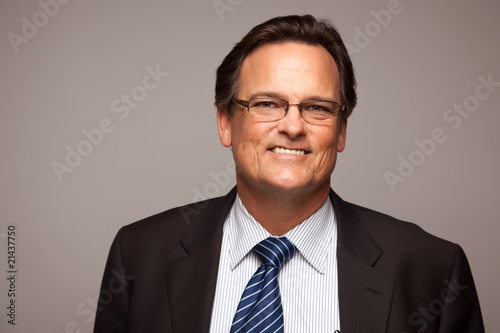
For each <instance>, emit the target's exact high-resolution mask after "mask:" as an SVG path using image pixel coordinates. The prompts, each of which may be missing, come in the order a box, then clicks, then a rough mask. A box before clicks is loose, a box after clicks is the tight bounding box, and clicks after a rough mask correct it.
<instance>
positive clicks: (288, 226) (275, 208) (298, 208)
mask: <svg viewBox="0 0 500 333" xmlns="http://www.w3.org/2000/svg"><path fill="white" fill-rule="evenodd" d="M237 189H238V196H239V197H240V199H241V202H242V203H243V205H244V206H245V208H246V209H247V211H248V212H249V213H250V215H252V217H253V218H254V219H255V220H256V221H257V222H259V223H260V224H261V225H262V226H263V227H264V228H265V229H266V230H267V231H268V232H269V233H270V234H271V235H273V236H281V235H283V234H285V233H287V232H288V231H290V230H292V229H293V228H294V227H296V226H297V225H299V224H300V223H301V222H302V221H304V220H305V219H307V218H308V217H309V216H311V215H312V214H314V213H315V212H316V211H317V210H318V209H319V208H321V206H322V205H323V204H324V203H325V201H326V200H327V199H328V195H329V193H330V186H329V182H328V183H326V184H325V185H324V186H321V188H318V189H315V190H314V191H309V192H307V191H304V192H302V191H301V192H300V193H286V192H279V191H274V190H269V189H267V190H260V189H255V188H252V187H249V186H240V184H238V187H237Z"/></svg>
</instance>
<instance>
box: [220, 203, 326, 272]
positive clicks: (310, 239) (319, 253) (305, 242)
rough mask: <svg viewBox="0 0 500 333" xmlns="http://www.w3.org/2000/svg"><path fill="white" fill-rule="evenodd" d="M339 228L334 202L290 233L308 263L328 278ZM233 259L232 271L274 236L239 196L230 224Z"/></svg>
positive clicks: (319, 210)
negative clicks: (330, 253) (328, 262)
mask: <svg viewBox="0 0 500 333" xmlns="http://www.w3.org/2000/svg"><path fill="white" fill-rule="evenodd" d="M334 227H335V213H334V211H333V206H332V202H331V200H329V199H327V200H326V201H325V203H324V204H323V205H322V206H321V208H320V209H318V210H317V211H316V212H315V213H314V214H313V215H311V216H310V217H308V218H307V219H305V220H304V221H303V222H301V223H300V224H299V225H297V226H296V227H295V228H293V229H292V230H290V231H289V232H287V233H286V234H285V235H283V236H285V237H287V238H288V239H289V240H290V241H291V242H292V243H293V244H294V245H295V246H296V248H297V250H298V251H299V253H300V254H301V255H302V256H303V257H304V259H305V260H306V261H307V262H308V263H309V264H310V265H311V266H313V267H314V268H315V269H316V270H317V271H318V272H319V273H321V274H324V273H325V268H326V259H327V257H328V247H329V245H330V243H331V242H332V240H333V239H334V238H333V233H334ZM227 232H228V233H229V257H230V259H229V260H230V265H231V270H233V269H234V268H235V267H236V266H237V265H238V264H239V263H240V262H241V261H242V260H243V258H244V257H245V256H246V255H247V254H249V252H250V251H251V250H252V249H253V247H254V246H255V245H256V244H257V243H259V242H261V241H262V240H264V239H266V238H268V237H270V236H271V234H270V233H269V232H268V231H267V230H266V229H264V227H262V225H260V223H258V222H257V221H256V220H255V219H254V218H253V217H252V215H250V213H249V212H248V211H247V210H246V208H245V206H243V203H242V202H241V200H240V198H239V196H236V200H235V201H234V204H233V207H232V208H231V213H230V216H229V224H228V225H227Z"/></svg>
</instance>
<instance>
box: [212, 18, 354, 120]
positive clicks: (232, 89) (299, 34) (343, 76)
mask: <svg viewBox="0 0 500 333" xmlns="http://www.w3.org/2000/svg"><path fill="white" fill-rule="evenodd" d="M289 41H293V42H299V43H304V44H307V45H321V46H323V47H324V48H325V49H326V50H327V51H328V52H329V53H330V54H331V55H332V57H333V59H334V60H335V62H336V64H337V67H338V70H339V78H340V98H341V101H340V103H341V104H342V105H344V106H345V109H344V111H342V112H341V113H340V114H341V120H342V121H346V120H347V117H349V116H350V115H351V113H352V110H353V109H354V107H355V106H356V101H357V95H356V78H355V77H354V69H353V68H352V63H351V59H350V58H349V53H348V52H347V49H346V47H345V45H344V43H343V41H342V38H341V37H340V35H339V33H338V32H337V30H336V29H335V27H334V26H333V24H332V23H331V22H330V21H328V20H325V19H323V20H320V21H318V20H317V19H316V18H314V17H313V16H311V15H304V16H297V15H290V16H280V17H275V18H273V19H270V20H269V21H266V22H264V23H262V24H259V25H257V26H256V27H254V28H253V29H252V30H250V32H249V33H248V34H247V35H246V36H245V37H243V39H242V40H241V41H240V42H239V43H237V44H236V45H235V46H234V48H233V49H232V50H231V52H229V54H228V55H227V56H226V57H225V58H224V60H223V61H222V63H221V65H220V66H219V68H218V69H217V78H216V83H215V105H216V106H217V107H222V108H223V109H224V110H226V111H227V112H229V113H230V114H232V113H233V112H234V105H233V104H232V102H231V98H233V97H236V94H237V92H238V89H239V75H240V70H241V65H242V64H243V60H244V59H245V57H246V56H248V55H249V54H250V53H251V52H252V51H253V50H255V49H256V48H257V47H259V46H261V45H263V44H266V43H283V42H289Z"/></svg>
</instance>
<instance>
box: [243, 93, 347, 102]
mask: <svg viewBox="0 0 500 333" xmlns="http://www.w3.org/2000/svg"><path fill="white" fill-rule="evenodd" d="M258 97H273V98H280V99H284V100H287V97H286V96H285V95H284V94H282V93H280V92H271V91H258V92H256V93H253V94H251V95H250V97H249V99H250V98H258ZM312 100H320V101H332V102H336V101H335V99H334V98H333V97H332V98H325V97H321V96H319V95H312V96H308V97H306V98H305V99H303V101H312ZM336 103H338V102H336Z"/></svg>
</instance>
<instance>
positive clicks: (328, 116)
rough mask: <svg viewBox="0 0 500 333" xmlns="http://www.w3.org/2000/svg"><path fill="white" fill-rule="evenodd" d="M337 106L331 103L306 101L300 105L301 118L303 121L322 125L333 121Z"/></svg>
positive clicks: (337, 110)
mask: <svg viewBox="0 0 500 333" xmlns="http://www.w3.org/2000/svg"><path fill="white" fill-rule="evenodd" d="M339 109H340V107H339V105H338V104H337V103H335V102H331V101H306V102H303V103H302V117H304V120H305V121H310V122H315V123H324V122H329V121H331V120H333V119H335V116H337V115H338V113H339Z"/></svg>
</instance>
